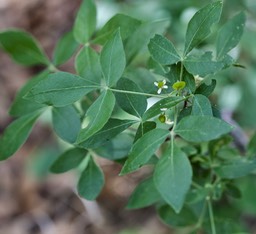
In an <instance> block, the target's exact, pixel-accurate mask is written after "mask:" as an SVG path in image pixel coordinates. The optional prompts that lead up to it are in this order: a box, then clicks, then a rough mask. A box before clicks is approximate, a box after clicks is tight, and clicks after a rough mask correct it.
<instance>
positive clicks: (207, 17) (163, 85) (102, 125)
mask: <svg viewBox="0 0 256 234" xmlns="http://www.w3.org/2000/svg"><path fill="white" fill-rule="evenodd" d="M156 2H158V1H156ZM160 2H162V1H160ZM163 2H164V1H163ZM167 2H168V4H167ZM171 2H172V3H171ZM176 2H177V3H175V1H166V6H169V5H170V6H173V7H174V6H175V8H174V9H170V12H171V14H172V17H173V21H172V24H171V28H168V27H169V26H170V20H169V19H157V20H147V21H143V20H138V19H135V18H133V17H130V16H128V15H125V14H117V15H115V16H113V17H112V18H111V19H110V20H109V21H108V22H107V23H106V24H105V25H104V26H102V27H101V28H99V29H97V27H96V23H97V22H96V18H97V17H96V5H95V2H94V1H93V0H83V1H82V5H81V7H80V9H79V11H78V13H77V17H76V19H75V23H74V27H73V29H72V30H71V32H68V33H67V34H65V35H64V36H63V37H62V38H61V39H60V40H59V42H58V43H57V45H56V48H55V50H54V53H53V59H52V62H50V61H49V60H48V58H47V57H46V56H45V54H44V52H43V50H42V49H41V47H40V46H39V45H38V43H37V42H36V40H35V39H34V38H33V37H32V36H31V35H29V34H28V33H26V32H23V31H20V30H5V31H2V32H0V47H1V48H2V49H3V50H4V51H6V52H7V53H8V54H9V55H10V56H11V57H12V58H13V59H14V61H16V62H19V63H21V64H23V65H30V66H31V65H38V64H40V65H43V66H45V68H44V69H45V70H44V71H43V72H41V73H39V74H38V75H37V76H35V77H33V78H32V79H30V80H29V81H28V82H27V83H26V84H25V85H24V86H23V88H21V90H20V91H19V93H18V94H17V96H16V98H15V100H14V102H13V104H12V106H11V109H10V114H11V115H12V116H15V117H18V118H17V119H16V120H14V121H13V122H12V123H11V124H10V125H9V126H8V127H7V128H6V129H5V131H4V133H3V135H2V137H1V139H0V160H5V159H7V158H9V157H10V156H12V155H13V154H14V153H15V152H16V151H17V150H18V149H19V148H20V147H21V146H22V144H23V143H24V142H25V141H26V139H27V138H28V136H29V133H30V131H31V129H32V127H33V125H34V123H35V121H36V120H37V118H38V117H39V116H40V114H41V113H42V112H43V111H45V110H47V109H48V110H49V109H50V111H51V113H52V128H53V130H54V131H55V133H56V135H57V136H58V137H60V138H61V139H62V140H64V141H66V144H68V145H70V146H71V147H68V150H66V151H65V152H63V153H62V154H61V155H59V156H58V157H57V159H55V157H54V158H51V159H47V160H48V161H47V163H45V165H47V168H49V166H50V165H51V167H50V171H51V172H53V173H64V172H67V171H69V170H71V169H77V171H78V172H80V177H79V180H78V184H77V190H78V193H79V195H80V196H82V197H84V198H86V199H88V200H94V199H96V198H97V197H98V195H99V194H100V192H101V191H102V188H103V186H104V182H105V180H104V173H103V171H102V169H101V165H100V163H101V161H100V160H98V157H103V158H106V159H108V160H112V161H114V162H116V163H119V164H121V165H122V169H121V170H120V175H125V174H129V173H132V172H135V171H137V170H139V169H140V168H141V167H147V169H149V170H148V172H147V173H148V174H150V175H149V176H147V179H146V180H142V182H141V183H140V184H138V186H137V187H136V189H135V190H134V192H133V193H132V194H131V197H130V199H129V201H128V204H127V208H129V209H138V208H142V207H147V206H151V205H155V206H156V208H157V212H158V214H159V217H160V219H161V220H162V221H163V222H164V223H165V224H167V225H170V226H172V227H186V228H187V230H188V231H187V232H188V233H213V234H216V233H237V231H241V230H242V228H240V227H239V225H238V224H237V225H235V224H234V223H233V222H227V221H223V220H224V218H225V215H224V214H228V212H229V214H230V215H232V217H233V218H236V217H238V215H237V213H238V211H237V210H238V208H234V207H232V201H234V200H235V199H240V198H241V199H243V196H248V197H253V196H254V193H253V191H252V192H251V193H245V191H244V189H243V188H244V187H243V186H245V185H243V184H242V182H239V181H243V179H244V178H249V175H250V176H251V175H252V174H253V173H254V172H255V169H256V161H255V157H256V146H255V145H256V135H254V136H253V137H252V138H251V140H250V141H249V143H248V144H247V142H246V141H245V142H246V144H245V145H244V146H243V149H244V150H241V148H240V147H239V146H238V143H237V142H239V139H238V140H237V139H236V130H237V129H236V128H235V127H234V126H232V125H231V124H229V123H228V122H229V120H225V121H224V120H223V119H222V118H221V112H219V111H216V110H217V108H216V107H215V103H216V100H218V94H220V92H219V90H218V89H219V87H218V86H217V83H218V85H219V84H220V86H221V85H222V84H223V83H225V82H228V81H227V79H226V78H225V73H224V71H223V70H224V69H227V68H229V67H231V66H232V65H234V66H239V67H241V65H240V64H238V63H237V62H236V61H235V59H234V58H232V56H231V54H230V55H229V54H227V53H228V52H230V50H231V49H233V48H234V47H235V46H237V45H238V43H239V41H240V39H241V37H242V34H243V31H244V27H245V21H246V17H245V14H244V13H243V12H241V13H239V14H237V15H235V16H234V17H233V18H231V19H229V20H228V21H226V22H224V24H223V26H222V27H221V28H220V30H219V31H218V32H217V30H215V31H216V32H217V33H216V35H214V34H212V33H211V31H212V29H217V27H219V26H217V23H218V22H219V19H220V17H221V13H222V2H221V1H212V3H210V4H207V5H205V6H204V7H203V8H201V9H200V10H199V11H197V12H196V13H195V14H194V16H193V17H192V18H191V20H190V21H189V22H188V24H187V31H186V33H184V34H185V37H184V35H183V37H184V38H183V39H182V33H181V32H182V28H183V26H181V24H179V23H178V20H177V18H181V16H180V14H181V13H182V12H181V7H182V6H188V5H189V4H192V3H190V2H196V1H184V2H183V1H176ZM202 2H203V1H202ZM157 4H158V3H157ZM167 8H168V7H167ZM168 9H169V8H168ZM223 17H224V19H225V15H224V16H223ZM167 28H168V29H169V30H174V31H176V32H177V34H178V35H177V36H176V35H174V34H173V35H172V33H169V34H168V33H166V30H167ZM180 31H181V32H180ZM165 33H166V34H167V37H165V36H164V35H163V34H165ZM208 37H209V38H210V40H207V38H208ZM214 40H215V44H214V46H212V43H211V41H214ZM209 42H210V43H209ZM180 46H182V48H184V50H183V52H181V50H180V48H179V47H180ZM78 47H79V50H78ZM72 56H74V58H75V62H74V71H75V72H74V73H75V74H72V73H69V72H64V71H60V70H58V69H57V68H56V66H59V65H61V64H63V63H65V62H66V61H68V60H69V59H70V58H71V57H72ZM233 69H234V70H235V71H237V69H238V68H233ZM237 73H238V72H237ZM219 74H220V75H219ZM223 74H224V75H223ZM239 74H240V73H238V74H235V75H234V79H233V78H232V79H230V80H232V82H234V81H236V80H238V79H239V78H240V76H239ZM219 76H220V77H219ZM221 76H223V77H221ZM205 77H207V78H205ZM229 82H231V81H229ZM252 84H253V82H252ZM251 86H252V87H251ZM251 86H250V85H249V83H248V85H247V86H246V87H247V88H248V89H249V88H250V89H251V90H250V91H249V93H253V92H254V91H255V89H254V88H253V85H251ZM216 87H217V88H216ZM215 88H216V89H215ZM216 90H217V92H215V91H216ZM212 94H214V95H212ZM221 95H223V97H224V99H226V98H227V99H228V98H230V96H229V95H226V93H223V94H222V93H221ZM225 95H226V96H225ZM244 95H245V96H246V95H247V91H246V92H245V91H244ZM223 97H222V98H223ZM246 97H247V96H246ZM231 98H233V97H231ZM248 100H249V101H250V105H251V103H252V100H250V98H249V99H248ZM242 101H244V99H243V100H242ZM241 103H243V102H241ZM248 103H249V102H248ZM248 103H246V104H248ZM39 110H40V111H41V112H39ZM226 121H227V122H226ZM233 136H235V137H234V138H233ZM244 151H245V152H244ZM45 160H46V159H45ZM53 160H55V161H54V162H53ZM142 171H143V170H142ZM237 181H238V182H237ZM250 183H252V181H250ZM254 197H255V196H254ZM254 197H253V199H254ZM253 199H251V200H253ZM220 204H221V206H223V204H225V205H226V206H225V207H224V208H223V207H220ZM236 206H237V207H239V205H236ZM244 206H245V207H247V208H248V207H249V208H248V210H250V206H248V204H246V203H245V205H244ZM254 207H255V206H254ZM220 210H221V211H220ZM240 210H241V209H240ZM250 211H251V210H250ZM225 212H226V213H225ZM254 212H255V211H254ZM214 214H216V216H218V219H215V218H214ZM230 223H232V227H229V226H228V224H230Z"/></svg>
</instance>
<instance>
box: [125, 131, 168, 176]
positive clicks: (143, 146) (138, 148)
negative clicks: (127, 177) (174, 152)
mask: <svg viewBox="0 0 256 234" xmlns="http://www.w3.org/2000/svg"><path fill="white" fill-rule="evenodd" d="M169 134H170V132H169V131H168V130H165V129H153V130H151V131H149V132H147V133H146V134H145V135H143V136H142V137H141V138H140V139H139V140H137V141H136V143H135V144H134V145H133V147H132V149H131V152H130V153H129V155H128V159H127V160H126V162H125V164H124V166H123V168H122V171H121V172H120V175H124V174H127V173H131V172H133V171H135V170H137V169H139V168H140V167H141V166H143V165H144V164H145V163H146V162H147V161H148V160H149V159H150V157H151V156H152V155H153V154H154V153H155V151H156V150H157V149H158V148H159V147H160V145H161V144H162V143H163V142H164V141H165V139H166V138H167V136H168V135H169Z"/></svg>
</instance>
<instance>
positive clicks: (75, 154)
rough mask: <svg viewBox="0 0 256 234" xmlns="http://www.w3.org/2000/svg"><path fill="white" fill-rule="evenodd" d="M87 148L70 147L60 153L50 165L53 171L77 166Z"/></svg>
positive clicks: (58, 171)
mask: <svg viewBox="0 0 256 234" xmlns="http://www.w3.org/2000/svg"><path fill="white" fill-rule="evenodd" d="M86 154H87V150H85V149H79V148H72V149H68V150H67V151H65V152H64V153H62V154H61V155H60V156H59V157H58V158H57V159H56V160H55V161H54V162H53V164H52V165H51V168H50V171H51V172H53V173H64V172H67V171H69V170H71V169H73V168H76V167H78V166H79V164H80V163H81V162H82V161H83V160H84V158H85V156H86Z"/></svg>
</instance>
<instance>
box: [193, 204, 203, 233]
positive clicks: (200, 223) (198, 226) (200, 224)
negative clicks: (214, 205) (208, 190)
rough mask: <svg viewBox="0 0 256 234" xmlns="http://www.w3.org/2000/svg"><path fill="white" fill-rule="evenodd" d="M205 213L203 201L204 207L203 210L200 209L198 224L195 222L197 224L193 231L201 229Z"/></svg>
mask: <svg viewBox="0 0 256 234" xmlns="http://www.w3.org/2000/svg"><path fill="white" fill-rule="evenodd" d="M205 212H206V200H205V202H204V205H203V208H202V211H201V214H200V217H199V219H198V222H197V224H196V225H195V228H194V229H195V230H198V229H199V228H201V227H202V224H203V221H204V216H205Z"/></svg>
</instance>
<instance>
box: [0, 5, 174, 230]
mask: <svg viewBox="0 0 256 234" xmlns="http://www.w3.org/2000/svg"><path fill="white" fill-rule="evenodd" d="M80 2H81V0H73V1H70V0H54V1H53V0H22V1H20V0H0V30H3V29H6V28H9V27H18V28H22V29H24V30H26V31H29V32H31V33H32V34H33V35H34V36H35V37H36V38H37V39H38V40H39V41H40V43H41V44H42V46H43V48H44V49H45V50H46V52H47V54H48V55H49V56H50V55H51V53H52V51H53V48H54V45H55V43H56V41H57V39H58V38H59V37H60V35H62V34H63V33H64V32H66V31H68V30H69V29H70V28H71V26H72V24H73V20H74V16H75V12H76V11H77V9H78V7H79V4H80ZM0 61H1V62H0V132H2V131H3V130H4V128H5V127H6V126H7V125H8V124H9V123H10V122H11V120H12V119H11V117H10V116H9V115H8V108H9V107H10V105H11V102H12V100H13V99H14V97H15V93H16V92H17V90H18V89H19V88H20V87H21V86H22V85H23V84H24V83H25V81H26V80H27V79H28V78H29V77H31V76H33V74H35V73H36V72H38V71H39V70H40V69H42V68H40V67H33V68H24V67H21V66H19V65H17V64H15V63H14V62H13V61H11V59H10V58H9V57H8V56H7V55H6V54H4V53H3V52H1V51H0ZM65 69H66V70H70V69H71V68H70V65H69V64H67V65H66V67H65ZM55 144H56V140H55V137H54V135H53V134H52V133H51V132H50V130H49V127H48V126H47V125H43V124H37V125H36V127H35V129H34V130H33V132H32V135H31V136H30V138H29V140H28V142H27V143H26V144H25V145H24V146H23V147H22V148H21V149H20V150H19V151H18V152H17V153H16V154H15V156H14V157H12V158H10V159H9V160H7V161H4V162H1V163H0V234H39V233H40V234H57V233H61V234H83V233H86V234H103V233H104V234H119V233H120V234H121V233H130V234H132V233H140V234H143V233H147V234H156V233H157V234H167V233H170V230H168V229H167V228H166V227H165V226H164V225H163V224H161V223H160V222H159V220H158V218H157V217H156V215H155V211H154V210H153V209H152V208H147V209H143V210H140V211H127V210H125V209H124V207H125V204H126V202H127V198H128V197H129V194H130V193H131V192H132V190H133V188H134V187H135V185H136V183H137V182H138V180H139V179H140V177H141V175H135V176H134V177H122V178H121V177H118V176H117V175H118V173H119V171H120V167H119V166H118V165H116V164H113V163H111V162H109V161H107V160H102V161H100V164H101V165H102V167H103V170H104V173H105V176H106V186H105V188H104V191H103V192H102V194H101V196H100V197H99V199H98V200H97V201H93V202H91V201H86V200H84V199H81V198H79V197H78V196H77V193H76V191H75V185H76V180H77V178H76V175H75V173H72V172H71V173H65V174H63V175H44V176H43V177H41V178H40V179H39V178H37V177H36V176H33V175H32V174H31V173H29V170H28V169H27V168H28V165H29V162H30V160H31V156H30V155H33V154H35V152H37V151H38V150H39V149H41V148H44V147H51V146H54V145H55ZM132 230H133V232H132ZM128 231H129V232H128Z"/></svg>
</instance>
